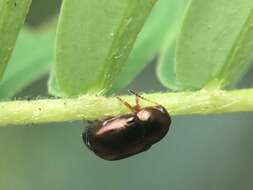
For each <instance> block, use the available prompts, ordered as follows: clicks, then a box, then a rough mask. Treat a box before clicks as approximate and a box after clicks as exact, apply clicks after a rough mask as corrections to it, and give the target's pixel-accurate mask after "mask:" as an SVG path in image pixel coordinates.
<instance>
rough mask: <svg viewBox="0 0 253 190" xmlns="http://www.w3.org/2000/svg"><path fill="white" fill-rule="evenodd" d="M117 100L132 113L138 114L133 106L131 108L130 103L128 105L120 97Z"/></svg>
mask: <svg viewBox="0 0 253 190" xmlns="http://www.w3.org/2000/svg"><path fill="white" fill-rule="evenodd" d="M116 98H117V99H118V100H119V101H120V102H121V103H123V104H124V105H125V106H126V107H127V108H128V109H130V110H131V111H132V112H136V110H135V108H134V107H133V106H131V105H130V104H129V103H127V102H126V101H124V100H122V99H121V98H120V97H118V96H116Z"/></svg>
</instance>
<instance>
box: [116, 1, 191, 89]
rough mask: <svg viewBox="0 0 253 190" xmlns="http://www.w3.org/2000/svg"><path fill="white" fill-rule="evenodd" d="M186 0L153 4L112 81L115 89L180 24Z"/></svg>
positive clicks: (125, 82)
mask: <svg viewBox="0 0 253 190" xmlns="http://www.w3.org/2000/svg"><path fill="white" fill-rule="evenodd" d="M186 2H187V1H186V0H170V1H168V0H159V1H158V2H157V3H156V5H155V6H154V8H153V10H152V12H151V14H150V16H149V17H148V20H147V22H146V23H145V25H144V27H143V29H142V31H141V33H140V34H139V35H138V38H137V40H136V42H135V44H134V48H133V50H132V52H131V54H130V56H129V59H128V62H127V64H125V65H124V66H123V69H122V71H121V73H120V75H119V76H118V77H117V80H116V81H115V83H113V86H112V91H116V90H118V89H120V88H122V87H124V86H126V85H127V84H128V83H130V82H131V80H133V78H134V77H135V76H136V75H137V74H138V73H139V72H140V71H141V70H142V69H143V68H144V66H145V65H146V64H148V63H149V60H151V58H152V57H154V56H155V54H156V53H158V51H159V49H160V48H161V46H162V44H164V41H165V40H166V39H167V37H168V36H169V35H171V33H174V32H175V31H176V30H177V28H179V26H180V22H178V20H179V18H180V17H181V14H182V13H183V12H184V10H185V4H186Z"/></svg>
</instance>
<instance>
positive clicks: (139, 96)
mask: <svg viewBox="0 0 253 190" xmlns="http://www.w3.org/2000/svg"><path fill="white" fill-rule="evenodd" d="M128 91H129V92H130V93H132V94H134V95H135V96H136V97H138V98H141V99H143V100H145V101H147V102H150V103H152V104H155V105H157V106H161V105H160V104H158V103H156V102H153V101H151V100H149V99H147V98H144V97H143V96H141V95H139V94H137V93H136V92H134V91H133V90H128Z"/></svg>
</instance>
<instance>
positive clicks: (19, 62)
mask: <svg viewBox="0 0 253 190" xmlns="http://www.w3.org/2000/svg"><path fill="white" fill-rule="evenodd" d="M53 42H54V32H53V31H52V30H50V31H46V32H45V31H43V32H38V31H37V32H35V31H31V30H28V29H26V28H25V29H23V30H22V31H21V32H20V35H19V37H18V40H17V43H16V47H15V49H14V52H13V55H12V57H11V59H10V63H9V64H8V67H7V69H6V72H5V74H4V77H3V80H2V81H1V82H0V99H7V98H10V97H12V96H14V95H15V94H16V93H17V92H19V91H20V90H22V89H23V88H24V87H26V86H27V85H29V84H30V83H31V82H33V81H35V80H37V79H39V78H40V77H42V76H43V75H45V74H46V73H48V71H49V67H50V64H51V62H52V60H53V45H54V43H53Z"/></svg>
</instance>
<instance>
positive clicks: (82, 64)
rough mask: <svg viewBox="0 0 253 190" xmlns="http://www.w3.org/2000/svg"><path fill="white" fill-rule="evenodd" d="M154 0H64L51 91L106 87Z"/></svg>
mask: <svg viewBox="0 0 253 190" xmlns="http://www.w3.org/2000/svg"><path fill="white" fill-rule="evenodd" d="M155 1H156V0H138V1H136V0H121V1H119V0H110V1H108V0H93V1H90V0H82V1H80V0H65V1H63V6H62V10H61V15H60V19H59V25H58V32H57V41H56V62H55V66H54V69H55V71H54V72H53V74H55V76H53V77H51V78H53V79H55V82H49V84H50V85H52V86H51V87H49V89H51V90H50V91H51V92H54V90H53V89H58V90H55V91H58V92H59V90H60V91H61V94H65V95H67V96H76V95H79V94H83V93H87V92H88V93H99V92H101V91H104V92H106V91H108V90H109V89H110V88H111V86H112V83H113V81H114V80H115V78H116V77H117V76H118V75H119V72H120V70H121V68H122V66H123V64H124V63H125V62H126V60H127V57H128V55H129V53H130V51H131V49H132V46H133V43H134V41H135V39H136V37H137V34H138V33H139V31H140V30H141V28H142V26H143V24H144V22H145V20H146V18H147V16H148V14H149V12H150V10H151V8H152V7H153V4H154V3H155Z"/></svg>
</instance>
